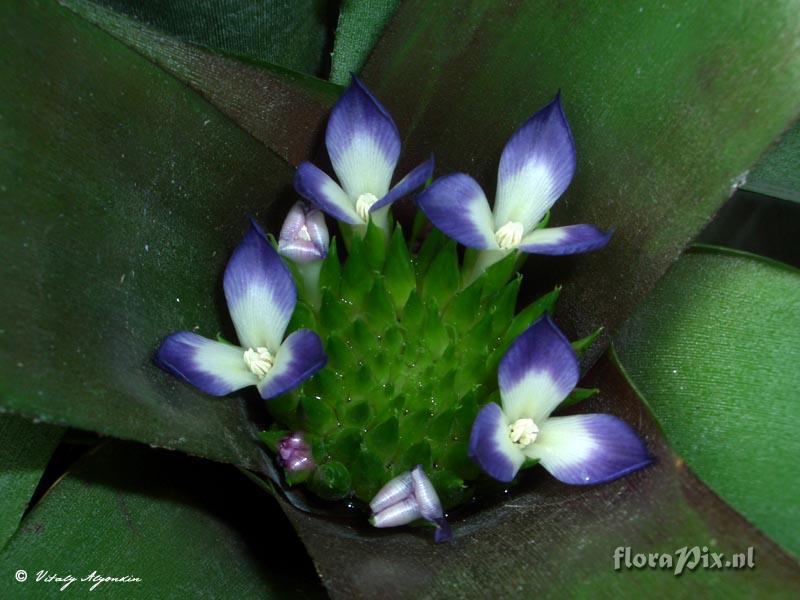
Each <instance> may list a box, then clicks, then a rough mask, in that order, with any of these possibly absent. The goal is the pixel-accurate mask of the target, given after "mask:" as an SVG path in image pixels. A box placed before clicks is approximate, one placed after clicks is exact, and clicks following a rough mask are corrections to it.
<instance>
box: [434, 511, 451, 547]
mask: <svg viewBox="0 0 800 600" xmlns="http://www.w3.org/2000/svg"><path fill="white" fill-rule="evenodd" d="M434 522H435V523H436V531H434V533H433V542H434V543H435V544H443V543H445V542H449V541H450V540H452V539H453V530H452V529H450V523H448V522H447V519H445V518H444V517H440V518H438V519H434Z"/></svg>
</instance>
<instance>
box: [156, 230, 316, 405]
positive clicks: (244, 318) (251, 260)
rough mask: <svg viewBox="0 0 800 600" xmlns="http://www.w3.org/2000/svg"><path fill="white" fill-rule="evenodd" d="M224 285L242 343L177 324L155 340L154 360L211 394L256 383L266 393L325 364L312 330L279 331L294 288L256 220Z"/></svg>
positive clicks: (283, 326)
mask: <svg viewBox="0 0 800 600" xmlns="http://www.w3.org/2000/svg"><path fill="white" fill-rule="evenodd" d="M223 288H224V290H225V300H226V301H227V303H228V310H229V311H230V315H231V319H232V320H233V324H234V327H235V328H236V335H237V337H238V338H239V343H240V344H241V345H240V346H234V345H232V344H227V343H223V342H218V341H214V340H210V339H208V338H205V337H203V336H201V335H198V334H196V333H192V332H190V331H180V332H178V333H173V334H172V335H170V336H169V337H167V338H166V339H165V340H164V341H163V342H162V343H161V346H160V347H159V348H158V351H157V353H156V364H158V365H159V366H160V367H161V368H163V369H165V370H166V371H169V372H170V373H172V374H173V375H176V376H177V377H180V378H181V379H184V380H186V381H188V382H189V383H191V384H192V385H194V386H196V387H198V388H200V389H201V390H203V391H204V392H206V393H208V394H211V395H214V396H224V395H226V394H229V393H230V392H233V391H235V390H238V389H240V388H243V387H247V386H250V385H254V386H256V387H257V388H258V391H259V393H260V394H261V397H262V398H264V399H267V398H273V397H275V396H279V395H281V394H283V393H284V392H287V391H289V390H291V389H293V388H295V387H296V386H298V385H299V384H300V383H302V382H303V381H305V380H306V379H308V378H309V377H311V376H312V375H314V374H315V373H316V372H317V371H319V370H320V369H321V368H322V367H324V366H325V363H326V362H327V356H326V355H325V351H324V350H323V348H322V342H321V341H320V339H319V336H317V334H316V333H314V332H313V331H310V330H308V329H300V330H298V331H295V332H294V333H292V334H291V335H289V336H288V337H287V338H286V339H283V336H284V333H285V332H286V327H287V326H288V324H289V319H291V317H292V313H293V312H294V307H295V304H296V303H297V291H296V290H295V286H294V282H293V281H292V276H291V275H290V273H289V271H288V269H287V268H286V265H284V264H283V262H282V261H281V258H280V256H278V253H277V252H276V251H275V249H274V248H273V247H272V246H271V245H270V244H269V242H268V241H267V239H266V237H265V235H264V232H263V231H262V230H261V228H260V227H259V226H258V225H257V224H256V223H255V222H252V226H251V228H250V231H249V232H248V233H247V235H246V236H245V237H244V239H243V240H242V242H241V243H240V244H239V246H238V247H237V248H236V250H235V251H234V253H233V256H231V258H230V260H229V261H228V265H227V267H226V268H225V277H224V280H223Z"/></svg>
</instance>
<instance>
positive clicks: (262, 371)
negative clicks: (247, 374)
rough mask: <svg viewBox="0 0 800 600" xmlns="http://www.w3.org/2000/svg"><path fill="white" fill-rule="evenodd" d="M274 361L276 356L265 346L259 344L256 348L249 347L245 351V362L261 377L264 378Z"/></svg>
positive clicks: (254, 373)
mask: <svg viewBox="0 0 800 600" xmlns="http://www.w3.org/2000/svg"><path fill="white" fill-rule="evenodd" d="M274 362H275V357H273V356H272V353H271V352H270V351H269V350H267V349H266V348H264V347H263V346H259V347H258V348H256V349H255V350H254V349H253V348H248V349H247V350H245V351H244V364H246V365H247V368H248V369H250V371H251V372H252V373H253V375H255V376H256V377H258V378H259V379H264V377H265V376H266V375H267V373H269V370H270V369H271V368H272V365H273V363H274Z"/></svg>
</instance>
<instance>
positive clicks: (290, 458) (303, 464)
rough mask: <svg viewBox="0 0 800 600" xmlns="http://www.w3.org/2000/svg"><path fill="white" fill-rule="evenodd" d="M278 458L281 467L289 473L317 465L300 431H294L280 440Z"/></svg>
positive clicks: (309, 469)
mask: <svg viewBox="0 0 800 600" xmlns="http://www.w3.org/2000/svg"><path fill="white" fill-rule="evenodd" d="M278 458H279V460H280V463H281V465H283V468H284V469H286V470H287V471H289V472H290V473H294V472H296V471H311V470H313V469H315V468H316V467H317V465H316V463H315V462H314V456H313V454H312V452H311V446H309V445H308V444H307V443H306V441H305V438H304V436H303V433H302V432H300V431H296V432H294V433H293V434H291V435H288V436H286V437H285V438H283V439H282V440H281V441H280V443H279V444H278Z"/></svg>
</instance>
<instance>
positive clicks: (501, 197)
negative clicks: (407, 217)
mask: <svg viewBox="0 0 800 600" xmlns="http://www.w3.org/2000/svg"><path fill="white" fill-rule="evenodd" d="M574 173H575V142H574V140H573V138H572V131H571V130H570V127H569V123H568V122H567V118H566V116H565V115H564V110H563V109H562V107H561V99H560V97H559V96H556V98H555V99H554V100H553V101H552V102H551V103H550V104H548V105H547V106H545V107H544V108H542V109H541V110H540V111H539V112H537V113H536V114H535V115H533V116H532V117H531V118H530V119H529V120H528V121H527V122H526V123H525V124H524V125H522V127H520V128H519V129H518V130H517V131H516V132H515V133H514V135H512V136H511V139H509V141H508V143H507V144H506V146H505V148H504V149H503V154H502V156H501V157H500V168H499V170H498V173H497V194H496V197H495V202H494V208H493V209H492V208H490V207H489V201H488V200H487V199H486V195H485V194H484V192H483V190H482V189H481V186H480V185H478V182H477V181H475V180H474V179H473V178H472V177H470V176H469V175H465V174H464V173H454V174H452V175H447V176H445V177H441V178H439V179H437V180H436V181H434V182H433V184H431V185H430V186H429V187H428V188H427V189H425V191H423V192H422V193H421V194H420V195H419V198H418V203H419V206H420V208H421V209H422V211H423V212H424V213H425V214H426V215H427V217H428V218H429V219H430V220H431V221H432V222H433V224H434V225H436V227H438V228H439V229H441V230H442V231H443V232H444V233H445V234H447V235H448V236H450V237H452V238H453V239H455V240H456V241H458V242H460V243H461V244H463V245H464V246H467V247H468V248H477V249H480V250H483V251H486V254H487V257H488V258H484V260H483V265H482V266H483V267H484V268H485V267H486V266H488V265H489V264H491V263H492V262H496V261H497V260H500V259H501V258H502V257H503V256H506V255H507V254H508V253H510V252H512V251H514V250H519V251H521V252H528V253H533V254H550V255H561V254H577V253H581V252H589V251H591V250H597V249H599V248H602V247H603V246H605V245H606V244H607V243H608V241H609V239H610V238H611V232H603V231H601V230H600V229H598V228H597V227H594V226H593V225H568V226H566V227H550V228H541V227H540V225H541V223H542V221H543V219H545V217H546V215H547V214H548V211H549V210H550V208H551V207H552V206H553V204H555V202H556V200H558V198H559V197H560V196H561V195H562V194H563V193H564V191H565V190H566V189H567V187H568V186H569V184H570V182H571V181H572V176H573V174H574Z"/></svg>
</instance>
